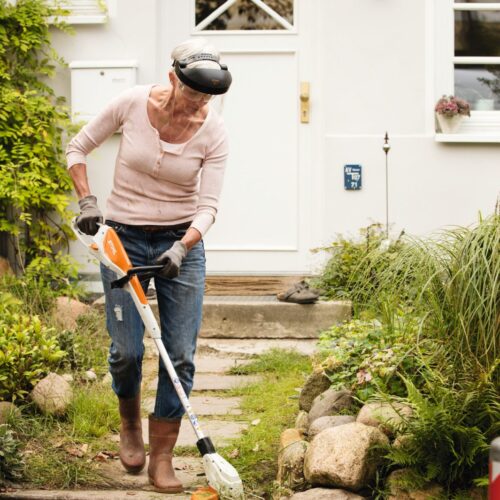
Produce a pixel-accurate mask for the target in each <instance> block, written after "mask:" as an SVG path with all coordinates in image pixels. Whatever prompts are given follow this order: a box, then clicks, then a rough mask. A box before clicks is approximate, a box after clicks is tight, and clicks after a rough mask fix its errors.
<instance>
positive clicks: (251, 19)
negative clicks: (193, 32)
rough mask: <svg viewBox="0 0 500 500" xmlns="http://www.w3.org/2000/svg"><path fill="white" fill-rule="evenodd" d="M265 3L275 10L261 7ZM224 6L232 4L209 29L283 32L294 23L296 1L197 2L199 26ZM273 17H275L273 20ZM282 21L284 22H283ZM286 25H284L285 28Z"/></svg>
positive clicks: (218, 0)
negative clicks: (294, 4) (294, 2)
mask: <svg viewBox="0 0 500 500" xmlns="http://www.w3.org/2000/svg"><path fill="white" fill-rule="evenodd" d="M259 3H263V4H265V6H266V7H268V8H270V9H272V12H271V14H270V13H268V12H266V11H265V10H263V8H262V7H261V6H260V5H258V4H259ZM224 4H228V5H230V6H229V7H228V8H226V9H224V10H223V12H221V13H220V14H219V15H218V16H217V17H216V18H215V19H213V20H212V21H211V22H210V23H209V24H208V25H206V26H203V29H206V30H283V29H287V26H286V24H287V23H289V24H293V0H264V1H262V2H254V1H253V0H237V1H236V2H234V3H233V2H227V1H224V0H196V25H199V24H200V23H202V22H203V21H204V20H205V19H206V18H207V17H208V16H210V15H211V14H212V13H213V12H214V11H215V10H216V9H218V8H219V7H221V6H223V5H224ZM273 15H274V17H273ZM280 19H282V21H283V22H280ZM284 24H285V25H284Z"/></svg>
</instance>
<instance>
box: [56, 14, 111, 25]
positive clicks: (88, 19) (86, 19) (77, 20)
mask: <svg viewBox="0 0 500 500" xmlns="http://www.w3.org/2000/svg"><path fill="white" fill-rule="evenodd" d="M56 20H57V21H59V22H61V21H63V22H66V23H67V24H106V23H107V22H108V16H107V15H106V14H96V15H92V16H64V17H60V18H55V17H54V16H52V17H49V18H48V22H49V24H54V22H55V21H56Z"/></svg>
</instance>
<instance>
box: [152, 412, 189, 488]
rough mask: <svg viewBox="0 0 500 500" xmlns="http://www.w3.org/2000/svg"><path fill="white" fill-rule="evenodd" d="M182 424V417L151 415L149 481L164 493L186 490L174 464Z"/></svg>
mask: <svg viewBox="0 0 500 500" xmlns="http://www.w3.org/2000/svg"><path fill="white" fill-rule="evenodd" d="M180 426H181V420H180V419H161V418H156V417H154V416H153V415H150V416H149V467H148V476H149V482H150V483H151V484H153V485H154V486H155V488H156V490H157V491H160V492H162V493H180V492H182V491H184V488H183V487H182V483H181V482H180V481H179V480H178V479H177V477H176V476H175V472H174V467H173V465H172V457H173V450H174V446H175V442H176V441H177V436H178V435H179V429H180Z"/></svg>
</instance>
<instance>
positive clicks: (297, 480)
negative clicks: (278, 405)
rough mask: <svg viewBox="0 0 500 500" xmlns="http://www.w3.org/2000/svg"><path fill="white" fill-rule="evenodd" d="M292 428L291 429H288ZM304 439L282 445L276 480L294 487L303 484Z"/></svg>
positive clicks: (306, 445) (305, 443) (305, 446)
mask: <svg viewBox="0 0 500 500" xmlns="http://www.w3.org/2000/svg"><path fill="white" fill-rule="evenodd" d="M288 430H292V429H288ZM307 447H308V443H307V442H306V441H295V442H292V443H290V444H288V445H287V446H286V447H283V448H282V449H281V451H280V453H279V456H278V478H277V479H278V482H279V483H280V485H282V486H285V487H288V488H291V489H294V488H300V487H301V486H303V485H304V483H305V480H304V456H305V453H306V450H307Z"/></svg>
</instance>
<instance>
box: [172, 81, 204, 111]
mask: <svg viewBox="0 0 500 500" xmlns="http://www.w3.org/2000/svg"><path fill="white" fill-rule="evenodd" d="M170 82H171V83H172V86H173V87H174V96H175V98H178V99H181V100H182V101H183V104H184V105H185V106H186V107H187V108H189V109H192V110H198V109H200V108H202V107H203V106H205V104H207V103H208V102H209V101H210V100H211V99H212V97H213V96H212V95H210V94H205V93H203V92H198V91H197V90H193V89H192V88H190V87H188V86H187V85H185V84H184V83H182V82H181V81H180V80H179V79H178V78H177V76H176V75H175V74H174V73H170Z"/></svg>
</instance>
